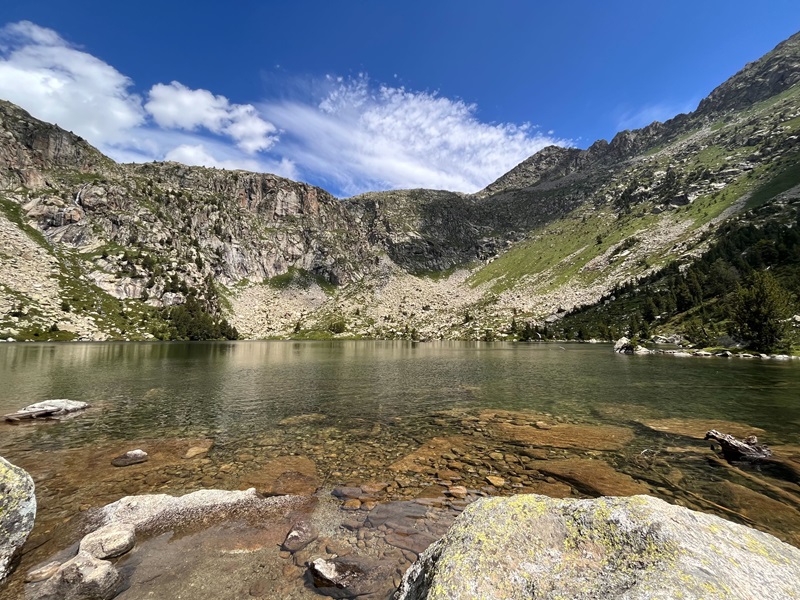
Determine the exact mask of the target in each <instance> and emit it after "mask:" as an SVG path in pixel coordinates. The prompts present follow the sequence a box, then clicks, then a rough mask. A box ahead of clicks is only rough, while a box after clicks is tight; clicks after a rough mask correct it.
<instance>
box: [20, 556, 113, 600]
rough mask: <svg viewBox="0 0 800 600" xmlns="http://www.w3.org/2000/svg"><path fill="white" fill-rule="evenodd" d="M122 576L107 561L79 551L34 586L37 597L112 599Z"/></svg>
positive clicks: (50, 599) (36, 599)
mask: <svg viewBox="0 0 800 600" xmlns="http://www.w3.org/2000/svg"><path fill="white" fill-rule="evenodd" d="M119 582H120V575H119V573H118V572H117V570H116V569H115V568H114V565H112V564H111V563H110V562H108V561H107V560H99V559H97V558H95V557H94V556H92V555H91V554H88V553H86V552H79V553H78V555H77V556H75V557H74V558H73V559H71V560H68V561H67V562H65V563H64V564H63V565H61V566H60V567H59V568H58V570H57V571H56V572H55V574H54V575H53V576H52V577H50V579H48V580H47V581H45V582H44V583H41V584H37V585H34V586H33V587H32V588H31V590H32V591H31V593H30V597H31V598H33V599H34V600H89V599H91V600H109V599H110V598H113V597H114V595H115V594H116V591H117V586H118V585H119Z"/></svg>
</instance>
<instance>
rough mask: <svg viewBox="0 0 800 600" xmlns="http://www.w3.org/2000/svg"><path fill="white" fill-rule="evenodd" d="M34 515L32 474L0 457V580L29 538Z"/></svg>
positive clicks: (34, 501)
mask: <svg viewBox="0 0 800 600" xmlns="http://www.w3.org/2000/svg"><path fill="white" fill-rule="evenodd" d="M35 518H36V496H35V495H34V485H33V479H32V478H31V476H30V475H29V474H28V473H27V472H26V471H25V470H24V469H21V468H20V467H17V466H15V465H12V464H11V463H10V462H8V461H7V460H6V459H4V458H3V457H2V456H0V581H2V580H3V579H5V577H6V575H8V574H9V573H10V571H11V563H12V561H13V560H14V558H15V557H16V555H17V553H18V552H19V550H20V549H21V548H22V545H23V544H24V543H25V541H26V540H27V539H28V535H30V532H31V529H33V521H34V519H35Z"/></svg>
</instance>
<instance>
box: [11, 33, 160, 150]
mask: <svg viewBox="0 0 800 600" xmlns="http://www.w3.org/2000/svg"><path fill="white" fill-rule="evenodd" d="M131 85H132V82H131V81H130V79H128V78H127V77H125V76H124V75H123V74H121V73H120V72H119V71H117V70H116V69H114V68H113V67H112V66H110V65H108V64H106V63H104V62H103V61H101V60H99V59H98V58H95V57H94V56H92V55H91V54H87V53H86V52H83V51H81V50H78V49H76V48H75V47H73V46H72V45H70V44H69V43H68V42H66V41H65V40H64V39H63V38H61V37H60V36H59V35H58V34H57V33H56V32H55V31H52V30H50V29H45V28H43V27H39V26H38V25H35V24H33V23H30V22H28V21H22V22H20V23H14V24H11V25H7V26H5V27H3V28H2V29H0V97H2V98H5V99H7V100H10V101H11V102H14V103H15V104H18V105H20V106H22V107H24V108H25V109H26V110H28V111H29V112H31V113H32V114H33V115H34V116H35V117H38V118H39V119H43V120H45V121H49V122H52V123H58V124H59V125H60V126H61V127H64V128H65V129H69V130H72V131H74V132H76V133H78V134H79V135H82V136H84V137H86V138H87V139H89V140H91V141H92V142H93V143H95V144H104V143H114V142H119V141H121V140H123V139H124V138H125V136H126V134H127V132H128V131H129V130H130V129H131V128H134V127H137V126H139V125H141V124H142V123H143V122H144V120H145V114H144V110H143V109H142V106H141V99H140V98H139V97H138V96H137V95H136V94H133V93H131V92H130V91H129V88H130V87H131Z"/></svg>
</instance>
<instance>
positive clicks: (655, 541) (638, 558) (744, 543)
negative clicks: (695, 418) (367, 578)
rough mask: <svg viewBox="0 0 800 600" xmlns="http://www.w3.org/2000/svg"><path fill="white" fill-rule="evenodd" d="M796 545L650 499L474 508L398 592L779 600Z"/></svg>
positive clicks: (793, 574) (520, 499)
mask: <svg viewBox="0 0 800 600" xmlns="http://www.w3.org/2000/svg"><path fill="white" fill-rule="evenodd" d="M798 586H800V550H798V549H797V548H794V547H793V546H790V545H788V544H785V543H783V542H781V541H779V540H778V539H777V538H774V537H773V536H771V535H768V534H766V533H762V532H760V531H756V530H754V529H751V528H749V527H745V526H743V525H737V524H735V523H731V522H728V521H726V520H724V519H721V518H719V517H716V516H713V515H707V514H703V513H698V512H695V511H692V510H689V509H687V508H682V507H679V506H673V505H670V504H667V503H666V502H663V501H661V500H657V499H655V498H652V497H650V496H633V497H630V498H609V497H603V498H597V499H594V500H574V499H567V500H556V499H553V498H548V497H546V496H538V495H521V496H513V497H510V498H486V499H482V500H479V501H477V502H475V503H474V504H472V505H470V506H469V507H468V508H467V509H466V510H465V511H464V512H463V513H462V514H461V515H460V516H459V517H458V518H457V519H456V521H455V523H454V524H453V525H452V526H451V528H450V530H449V531H448V532H447V534H446V535H445V536H444V537H443V538H442V539H441V540H439V541H438V542H436V543H435V544H433V545H432V546H430V547H429V548H428V549H427V550H426V551H425V552H424V553H423V554H422V555H421V556H420V557H419V560H417V562H416V563H414V565H412V566H411V568H410V569H409V570H408V571H407V572H406V574H405V576H404V577H403V581H402V584H401V586H400V589H399V590H398V592H397V594H396V596H395V598H396V599H397V600H423V599H424V600H445V599H447V600H456V599H461V600H467V599H473V598H504V599H509V600H513V599H520V600H522V599H523V598H524V599H530V598H572V599H575V600H589V599H596V598H604V599H608V600H612V599H615V598H619V599H622V598H624V599H625V600H646V599H647V600H650V599H653V598H664V599H667V598H684V599H686V600H693V599H694V600H700V599H705V598H716V599H718V600H725V599H727V600H734V599H737V600H744V599H746V598H760V599H768V600H783V599H785V598H793V597H796V593H797V589H799V588H798Z"/></svg>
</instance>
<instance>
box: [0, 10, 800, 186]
mask: <svg viewBox="0 0 800 600" xmlns="http://www.w3.org/2000/svg"><path fill="white" fill-rule="evenodd" d="M8 4H9V3H6V5H5V6H3V8H2V9H0V28H2V29H0V98H5V99H8V100H11V101H12V102H15V103H17V104H20V105H21V106H23V107H24V108H26V109H27V110H29V111H30V112H31V113H33V114H34V116H37V117H39V118H41V119H44V120H47V121H51V122H57V123H58V124H59V125H61V126H62V127H64V128H66V129H69V130H72V131H74V132H75V133H78V134H79V135H81V136H83V137H85V138H86V139H87V140H89V141H90V142H91V143H93V144H94V145H95V146H97V147H98V148H100V149H101V150H103V151H104V152H106V153H107V154H109V155H110V156H112V157H114V158H115V159H117V160H120V161H149V160H165V159H171V160H179V161H181V162H186V163H189V164H204V165H207V166H218V167H226V168H246V169H251V170H259V171H269V172H275V173H278V174H280V175H284V176H287V177H291V178H293V179H299V180H302V181H308V182H310V183H314V184H317V185H321V186H323V187H325V188H326V189H328V190H330V191H331V192H333V193H334V194H337V195H339V196H347V195H351V194H355V193H359V192H362V191H366V190H376V189H390V188H403V187H432V188H445V189H453V190H459V191H465V192H472V191H476V190H478V189H480V188H482V187H483V186H485V185H486V184H488V183H490V182H491V181H493V180H494V179H496V178H497V177H499V176H500V175H502V174H503V173H505V172H506V171H508V170H509V169H510V168H512V167H513V166H515V165H516V164H518V163H519V162H520V161H522V160H524V159H525V158H527V157H528V156H529V155H531V154H533V153H534V152H536V151H537V150H538V149H540V148H542V147H543V146H545V145H548V144H553V143H555V144H569V145H575V146H579V147H586V146H588V145H590V144H591V143H592V142H593V141H594V140H596V139H599V138H606V139H610V138H611V137H613V136H614V134H615V133H616V132H617V131H619V130H621V129H625V128H635V127H640V126H643V125H646V124H647V123H649V122H651V121H653V120H656V119H657V120H665V119H667V118H670V117H672V116H674V115H675V114H677V113H679V112H686V111H689V110H693V109H694V108H695V107H696V106H697V103H698V102H699V101H700V100H701V99H702V98H703V97H704V96H706V95H707V94H708V93H709V92H710V91H711V90H712V89H713V88H714V87H715V86H716V85H718V84H719V83H721V82H722V81H724V80H725V79H727V78H728V77H729V76H731V75H732V74H734V73H735V72H736V71H738V70H739V69H740V68H741V67H743V66H744V65H745V64H746V63H747V62H750V61H752V60H755V59H757V58H759V57H760V56H761V55H763V54H764V53H766V52H767V51H769V50H771V49H772V48H773V47H774V46H775V45H776V44H778V43H779V42H780V41H782V40H783V39H785V38H787V37H789V36H790V35H792V34H793V33H795V32H796V31H797V29H798V27H800V7H799V6H798V4H797V2H796V0H794V1H791V2H790V1H782V0H770V1H769V2H765V3H762V5H758V6H757V5H755V4H753V3H752V2H740V1H737V0H729V1H727V2H718V1H707V2H696V1H695V2H686V1H683V0H679V1H673V2H670V3H663V2H650V3H648V2H641V1H639V2H614V1H610V2H596V1H595V2H588V1H573V2H557V3H547V4H546V5H545V4H544V3H538V2H532V1H528V2H524V1H521V0H518V1H510V0H508V1H504V0H500V1H497V2H491V3H490V2H478V1H470V0H460V1H458V2H456V1H451V0H440V1H436V2H432V1H430V0H429V1H428V2H419V1H416V0H407V1H405V2H402V3H400V2H396V3H389V2H378V1H374V0H373V1H371V2H368V1H347V0H343V1H340V2H331V1H330V0H325V1H322V0H313V1H302V0H298V1H295V2H285V1H281V2H278V1H263V2H256V1H250V2H236V1H231V2H226V3H222V2H202V1H195V2H193V3H191V5H188V4H184V3H180V4H179V3H171V2H164V1H163V0H162V1H161V2H154V1H151V0H140V1H139V2H136V3H118V2H96V1H94V2H89V1H84V0H71V1H70V2H63V1H60V0H28V1H27V2H25V3H22V2H15V3H13V4H12V5H8ZM189 6H190V7H191V8H189Z"/></svg>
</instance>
